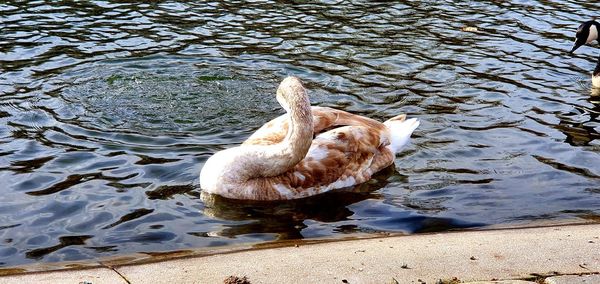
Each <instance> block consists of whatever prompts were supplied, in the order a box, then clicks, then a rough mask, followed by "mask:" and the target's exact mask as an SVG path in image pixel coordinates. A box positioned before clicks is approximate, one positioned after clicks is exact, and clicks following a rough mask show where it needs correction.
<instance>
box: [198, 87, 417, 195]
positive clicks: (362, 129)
mask: <svg viewBox="0 0 600 284" xmlns="http://www.w3.org/2000/svg"><path fill="white" fill-rule="evenodd" d="M277 93H278V94H277V99H278V101H279V102H280V103H281V104H282V106H283V107H284V108H285V109H286V110H287V111H288V114H285V115H282V116H280V117H278V118H275V119H273V120H271V121H270V122H268V123H266V124H265V125H263V127H261V128H260V129H258V130H257V131H256V132H255V133H254V134H253V135H252V136H250V137H249V138H248V140H246V141H245V142H244V143H243V144H242V145H241V146H239V147H234V148H231V149H227V150H224V151H221V152H218V153H216V154H215V155H214V156H212V157H211V158H210V159H209V160H208V161H207V162H206V164H205V166H204V168H203V169H202V173H201V176H200V182H201V187H202V189H203V190H204V191H206V192H209V193H213V194H218V195H222V196H224V197H227V198H234V199H251V200H284V199H294V198H302V197H308V196H311V195H315V194H319V193H323V192H326V191H329V190H332V189H336V188H343V187H349V186H353V185H355V184H359V183H363V182H365V181H367V180H369V179H370V178H371V176H372V175H373V174H374V173H376V172H377V171H379V170H381V169H383V168H385V167H387V166H389V165H390V164H392V163H393V162H394V158H395V153H396V152H397V151H399V149H400V147H402V146H403V145H404V144H405V143H406V142H407V141H408V138H409V137H410V135H411V134H412V132H413V131H414V129H416V127H418V125H419V122H418V121H417V120H416V119H410V120H405V118H406V116H405V115H399V116H397V117H395V118H392V119H390V120H388V121H386V122H385V123H381V122H378V121H375V120H373V119H370V118H366V117H362V116H358V115H353V114H350V113H347V112H344V111H340V110H335V109H331V108H323V107H312V108H311V107H310V103H309V101H308V96H307V95H306V92H305V90H304V87H302V84H301V82H300V80H299V79H297V78H295V77H288V78H286V79H285V80H284V81H283V82H282V83H281V85H280V87H279V89H278V92H277ZM392 132H394V133H393V134H392Z"/></svg>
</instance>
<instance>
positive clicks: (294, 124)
mask: <svg viewBox="0 0 600 284" xmlns="http://www.w3.org/2000/svg"><path fill="white" fill-rule="evenodd" d="M280 88H282V87H280ZM287 91H288V93H292V95H288V96H287V97H288V98H287V99H286V101H285V102H284V104H283V106H284V108H285V109H286V111H287V116H288V119H289V124H288V125H289V129H288V132H287V134H286V136H285V138H284V139H283V140H282V141H281V142H279V143H277V144H274V145H250V146H241V147H240V148H239V149H240V151H239V155H238V158H237V159H235V161H233V163H234V164H235V166H234V167H233V168H234V169H235V170H236V171H237V173H238V174H237V176H238V177H239V178H240V179H242V181H247V180H249V179H252V178H257V177H273V176H277V175H280V174H283V173H285V172H286V171H288V170H290V169H292V168H293V167H294V166H295V165H296V164H298V163H299V162H300V161H301V160H302V159H304V157H305V156H306V153H308V150H309V148H310V145H311V144H312V139H313V133H314V131H313V130H314V129H313V127H314V126H313V117H312V112H311V108H310V101H309V99H308V95H307V94H306V91H305V90H304V87H302V85H301V84H300V83H298V85H292V86H289V87H288V88H287Z"/></svg>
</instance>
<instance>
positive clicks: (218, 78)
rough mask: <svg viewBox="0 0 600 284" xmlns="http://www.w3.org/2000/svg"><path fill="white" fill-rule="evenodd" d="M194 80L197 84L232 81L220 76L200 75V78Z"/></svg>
mask: <svg viewBox="0 0 600 284" xmlns="http://www.w3.org/2000/svg"><path fill="white" fill-rule="evenodd" d="M196 79H197V80H198V82H211V81H225V80H233V78H232V77H227V76H220V75H201V76H198V77H197V78H196Z"/></svg>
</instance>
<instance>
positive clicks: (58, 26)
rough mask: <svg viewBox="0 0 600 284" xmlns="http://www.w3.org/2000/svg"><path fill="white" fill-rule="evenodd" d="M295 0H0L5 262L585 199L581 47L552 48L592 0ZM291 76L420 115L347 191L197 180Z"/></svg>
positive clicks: (588, 171)
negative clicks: (239, 196) (279, 196)
mask: <svg viewBox="0 0 600 284" xmlns="http://www.w3.org/2000/svg"><path fill="white" fill-rule="evenodd" d="M301 2H302V3H286V2H281V1H275V2H274V1H249V2H248V1H245V2H242V1H234V0H228V1H208V2H206V1H203V2H198V3H188V2H181V1H179V2H178V1H171V2H166V3H158V2H157V3H154V2H152V3H125V2H118V1H112V0H105V1H88V2H74V3H62V2H60V3H59V2H51V3H49V2H47V1H12V0H9V1H4V2H3V3H2V4H0V11H2V13H1V16H0V23H1V24H0V25H1V26H2V27H1V28H2V37H0V98H1V100H0V188H2V190H3V191H2V194H0V221H2V224H3V225H2V226H0V267H2V266H11V265H17V264H24V263H29V262H34V261H64V260H77V259H92V258H97V257H101V256H109V255H114V254H119V253H128V252H141V251H144V252H148V253H152V252H156V251H167V250H179V249H186V248H190V247H208V246H222V245H231V244H235V243H239V242H256V241H270V240H275V239H292V238H311V237H322V236H339V235H343V234H352V233H357V232H363V233H373V232H385V231H403V232H410V233H412V232H429V231H440V230H449V229H455V228H468V227H473V226H482V225H486V224H498V223H510V222H520V221H531V220H538V219H559V218H569V217H580V218H584V219H586V220H593V219H594V218H595V219H597V218H598V214H600V211H599V208H600V190H599V188H598V180H599V177H600V168H599V166H598V163H597V162H596V161H597V160H598V158H599V155H600V115H599V114H600V100H599V99H598V98H599V95H600V94H598V92H597V91H592V92H590V82H589V77H590V76H589V73H590V71H591V70H592V69H593V67H594V64H595V58H597V54H598V49H597V48H596V47H595V46H594V45H592V46H591V47H589V46H588V47H585V48H580V50H578V52H577V53H576V54H573V55H571V54H567V52H566V51H568V50H569V49H570V47H571V45H572V40H573V36H574V31H575V29H576V28H577V26H578V25H579V23H580V22H583V21H585V20H589V18H591V17H592V16H594V15H593V14H592V12H591V11H596V10H598V5H597V3H595V2H593V1H587V2H585V1H584V2H582V1H575V0H568V1H529V2H527V1H525V2H524V1H477V2H460V1H450V2H448V1H446V2H435V1H404V2H403V3H394V2H389V1H377V2H373V1H371V2H356V1H341V2H340V1H316V2H306V1H301ZM468 26H470V27H477V29H478V31H477V32H466V31H464V30H463V28H464V27H468ZM286 75H297V76H300V77H302V78H303V80H304V81H305V83H306V86H307V87H308V89H309V91H310V95H311V100H312V102H313V104H315V105H322V106H331V107H335V108H339V109H344V110H348V111H351V112H354V113H358V114H362V115H366V116H369V117H372V118H375V119H379V120H383V119H387V118H389V117H391V116H394V115H396V114H398V113H407V114H408V115H409V116H415V117H418V118H419V119H420V120H421V121H422V124H421V126H420V128H419V129H418V130H417V132H416V133H415V135H414V139H413V143H412V145H411V146H409V147H408V148H407V149H406V151H404V152H403V153H401V154H399V155H398V159H397V161H396V164H395V167H391V168H389V169H387V170H386V171H384V172H382V173H381V174H380V175H378V176H377V177H376V178H375V179H373V180H372V181H370V182H368V183H366V184H363V185H361V186H358V187H356V188H353V189H349V190H347V191H342V192H333V193H330V194H326V195H324V196H319V197H315V198H309V199H306V200H299V201H294V202H289V203H276V204H273V203H267V204H264V203H244V202H232V201H228V200H222V199H219V198H217V197H210V196H205V195H204V194H201V190H200V189H199V186H198V173H199V171H200V169H201V168H202V166H203V163H204V161H205V160H206V159H207V158H208V157H209V156H210V155H211V154H213V153H214V152H216V151H218V150H221V149H225V148H228V147H231V146H233V145H236V144H238V143H240V142H242V141H243V140H244V139H245V138H246V137H248V135H250V134H251V133H252V132H253V131H254V130H255V129H257V128H258V127H259V126H260V125H262V124H263V123H264V122H265V121H267V120H269V119H270V118H273V117H275V116H277V115H279V114H281V113H283V112H282V110H281V109H280V107H279V106H278V105H277V103H276V101H275V100H274V92H275V89H276V86H277V83H278V82H279V80H281V78H282V77H283V76H286ZM590 93H591V94H590Z"/></svg>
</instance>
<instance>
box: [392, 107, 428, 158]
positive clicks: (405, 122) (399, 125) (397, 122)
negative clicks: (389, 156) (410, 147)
mask: <svg viewBox="0 0 600 284" xmlns="http://www.w3.org/2000/svg"><path fill="white" fill-rule="evenodd" d="M383 124H385V126H387V128H388V129H389V130H390V140H391V141H390V145H389V146H388V147H390V149H391V150H392V151H393V152H394V153H398V152H400V150H401V149H402V147H404V146H405V145H406V144H408V142H409V141H410V135H412V133H413V131H415V129H417V127H419V124H421V122H419V120H418V119H416V118H411V119H406V115H405V114H401V115H398V116H395V117H392V118H391V119H389V120H387V121H386V122H384V123H383Z"/></svg>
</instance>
